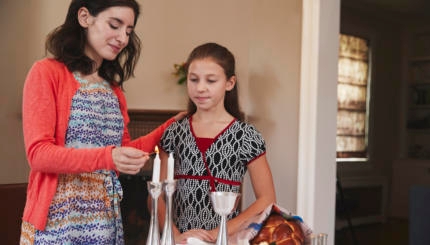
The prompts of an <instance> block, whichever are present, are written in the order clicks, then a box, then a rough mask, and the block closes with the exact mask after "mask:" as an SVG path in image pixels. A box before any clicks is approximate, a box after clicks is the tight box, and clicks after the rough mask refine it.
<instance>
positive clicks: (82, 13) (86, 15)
mask: <svg viewBox="0 0 430 245" xmlns="http://www.w3.org/2000/svg"><path fill="white" fill-rule="evenodd" d="M91 17H92V16H91V14H90V11H88V9H87V8H85V7H81V8H80V9H79V10H78V22H79V24H80V25H81V26H82V27H83V28H87V27H88V26H89V25H90V23H91Z"/></svg>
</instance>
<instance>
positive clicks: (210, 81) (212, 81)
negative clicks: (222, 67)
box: [208, 79, 216, 83]
mask: <svg viewBox="0 0 430 245" xmlns="http://www.w3.org/2000/svg"><path fill="white" fill-rule="evenodd" d="M208 82H209V83H214V82H216V80H211V79H208Z"/></svg>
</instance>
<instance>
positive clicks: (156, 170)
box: [152, 146, 160, 183]
mask: <svg viewBox="0 0 430 245" xmlns="http://www.w3.org/2000/svg"><path fill="white" fill-rule="evenodd" d="M152 182H154V183H158V182H160V157H159V156H158V147H157V146H155V158H154V164H153V165H152Z"/></svg>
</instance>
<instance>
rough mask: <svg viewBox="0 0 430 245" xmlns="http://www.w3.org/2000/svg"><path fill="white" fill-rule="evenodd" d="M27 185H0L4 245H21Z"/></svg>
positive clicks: (0, 226)
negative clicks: (20, 238)
mask: <svg viewBox="0 0 430 245" xmlns="http://www.w3.org/2000/svg"><path fill="white" fill-rule="evenodd" d="M26 193H27V183H20V184H2V185H0V196H1V197H2V201H1V202H0V210H1V212H2V218H1V219H0V237H1V239H2V244H5V245H9V244H10V245H15V244H19V237H20V234H21V221H22V215H23V212H24V206H25V199H26Z"/></svg>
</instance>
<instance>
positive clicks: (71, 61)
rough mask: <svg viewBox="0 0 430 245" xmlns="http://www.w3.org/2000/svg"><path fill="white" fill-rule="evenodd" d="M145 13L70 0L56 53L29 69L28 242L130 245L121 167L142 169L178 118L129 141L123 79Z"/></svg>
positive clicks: (122, 0)
mask: <svg viewBox="0 0 430 245" xmlns="http://www.w3.org/2000/svg"><path fill="white" fill-rule="evenodd" d="M138 16H139V5H138V3H137V2H136V1H135V0H91V1H88V0H73V1H72V2H71V4H70V6H69V10H68V13H67V16H66V20H65V22H64V24H63V25H61V26H60V27H58V28H56V29H55V30H54V31H53V32H52V33H51V34H50V35H49V36H48V38H47V41H46V49H47V51H48V52H50V53H51V54H52V55H53V58H45V59H43V60H40V61H37V62H36V63H35V64H34V65H33V67H32V68H31V70H30V71H29V73H28V75H27V78H26V81H25V85H24V92H23V130H24V141H25V148H26V154H27V159H28V162H29V164H30V168H31V170H30V175H29V183H28V191H27V200H26V205H25V209H24V215H23V222H22V228H21V239H20V243H21V244H124V239H123V229H122V221H121V214H120V208H119V201H120V200H121V196H122V189H121V185H120V183H119V180H118V176H117V174H118V171H119V172H123V173H126V174H136V173H137V172H139V171H140V169H141V168H142V167H143V166H144V164H145V163H146V161H147V160H148V158H149V157H148V154H147V152H148V151H150V150H152V149H153V148H154V146H155V145H156V144H157V143H158V142H159V139H160V137H161V135H162V133H163V130H164V129H165V128H166V127H167V126H168V125H169V124H170V123H172V122H173V121H174V119H171V120H169V121H167V122H166V123H165V124H164V125H162V126H161V127H160V128H158V129H156V130H154V131H153V132H152V133H150V134H148V135H146V136H143V137H141V138H138V139H136V140H135V141H131V140H130V136H129V133H128V131H127V124H128V122H129V118H128V115H127V106H126V102H125V96H124V94H123V92H122V85H123V82H124V81H125V80H127V79H128V78H129V77H130V76H132V75H133V71H134V68H135V65H136V62H137V59H138V57H139V54H140V40H139V38H138V37H137V36H136V33H135V32H134V27H135V25H136V20H137V19H138ZM176 118H177V119H179V118H180V115H178V116H177V117H176Z"/></svg>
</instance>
